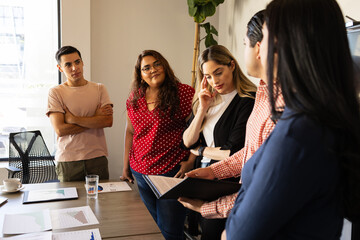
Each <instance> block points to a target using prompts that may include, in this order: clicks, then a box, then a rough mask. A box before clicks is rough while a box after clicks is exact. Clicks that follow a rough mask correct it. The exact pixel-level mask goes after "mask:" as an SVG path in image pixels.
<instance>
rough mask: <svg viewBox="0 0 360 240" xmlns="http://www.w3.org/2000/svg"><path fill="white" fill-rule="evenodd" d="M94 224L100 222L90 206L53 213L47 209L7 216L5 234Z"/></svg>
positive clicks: (5, 218) (5, 216)
mask: <svg viewBox="0 0 360 240" xmlns="http://www.w3.org/2000/svg"><path fill="white" fill-rule="evenodd" d="M93 224H99V221H98V220H97V218H96V216H95V214H94V213H93V211H92V210H91V208H90V207H89V206H84V207H76V208H64V209H57V210H51V211H50V210H49V209H45V210H42V211H37V212H29V213H17V214H5V215H4V225H3V234H21V233H34V232H42V231H47V230H51V229H63V228H72V227H82V226H87V225H93Z"/></svg>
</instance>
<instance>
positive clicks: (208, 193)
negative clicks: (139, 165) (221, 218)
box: [143, 175, 241, 201]
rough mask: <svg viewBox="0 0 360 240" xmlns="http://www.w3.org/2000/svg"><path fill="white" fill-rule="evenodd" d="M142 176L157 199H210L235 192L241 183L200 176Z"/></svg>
mask: <svg viewBox="0 0 360 240" xmlns="http://www.w3.org/2000/svg"><path fill="white" fill-rule="evenodd" d="M143 178H144V179H145V181H146V183H147V184H148V185H149V186H150V188H151V190H152V191H153V192H154V194H155V195H156V197H157V198H159V199H160V198H161V199H177V198H179V197H188V198H196V199H201V200H205V201H212V200H215V199H217V198H219V197H221V196H225V195H229V194H232V193H235V192H237V191H239V189H240V187H241V184H240V183H236V182H230V181H222V180H209V179H201V178H188V177H186V178H183V179H181V178H173V177H165V176H159V175H143Z"/></svg>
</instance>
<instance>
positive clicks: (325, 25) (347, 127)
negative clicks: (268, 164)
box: [265, 0, 360, 218]
mask: <svg viewBox="0 0 360 240" xmlns="http://www.w3.org/2000/svg"><path fill="white" fill-rule="evenodd" d="M265 14H266V17H265V22H266V25H267V27H268V31H269V40H268V66H267V75H268V79H269V84H268V87H269V94H270V100H271V105H272V114H273V116H279V114H278V113H277V112H276V109H275V100H276V93H274V87H273V84H271V82H273V83H275V85H278V86H280V87H281V90H282V94H283V96H284V100H285V104H286V106H287V107H289V108H291V109H292V110H293V111H295V112H296V113H301V114H305V115H307V116H308V117H309V118H312V119H314V120H315V121H317V122H319V123H320V124H321V125H322V126H325V127H327V128H329V129H332V130H333V131H335V132H336V133H337V134H338V136H341V138H340V139H337V144H338V148H337V149H336V150H335V151H336V152H337V154H339V156H340V158H339V159H341V162H340V165H341V166H342V167H343V170H344V171H343V176H342V181H343V183H344V184H342V191H343V193H344V194H343V196H344V202H345V216H347V217H349V218H353V217H355V215H357V214H359V216H360V202H359V201H360V157H359V155H360V154H359V152H360V141H359V138H360V113H359V110H360V109H359V103H358V99H357V97H356V91H355V82H356V81H355V75H354V70H353V61H352V58H351V54H350V50H349V44H348V39H347V35H346V29H345V23H344V19H343V15H342V13H341V10H340V7H339V5H338V4H337V2H336V1H335V0H291V1H288V0H274V1H272V2H271V3H270V4H269V5H268V6H267V8H266V13H265ZM275 54H276V55H277V58H275V57H274V56H275ZM275 61H277V64H276V63H275ZM275 65H277V70H276V68H275V71H277V72H275V73H274V66H275ZM274 76H276V79H274ZM355 201H358V202H356V203H355Z"/></svg>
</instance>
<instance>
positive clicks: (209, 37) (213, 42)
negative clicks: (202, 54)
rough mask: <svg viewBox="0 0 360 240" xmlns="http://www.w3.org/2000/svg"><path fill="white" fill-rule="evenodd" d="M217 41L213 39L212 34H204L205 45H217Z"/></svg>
mask: <svg viewBox="0 0 360 240" xmlns="http://www.w3.org/2000/svg"><path fill="white" fill-rule="evenodd" d="M217 44H218V43H217V41H216V40H215V39H214V37H213V36H212V34H209V35H207V36H206V38H205V47H207V48H208V47H210V46H212V45H217Z"/></svg>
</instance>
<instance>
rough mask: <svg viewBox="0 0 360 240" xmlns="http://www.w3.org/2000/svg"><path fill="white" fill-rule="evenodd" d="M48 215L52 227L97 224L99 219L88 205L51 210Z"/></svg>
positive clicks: (61, 227)
mask: <svg viewBox="0 0 360 240" xmlns="http://www.w3.org/2000/svg"><path fill="white" fill-rule="evenodd" d="M50 216H51V224H52V229H63V228H72V227H82V226H87V225H93V224H99V221H98V220H97V218H96V216H95V214H94V213H93V211H92V210H91V208H90V207H89V206H83V207H75V208H64V209H56V210H51V211H50Z"/></svg>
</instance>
